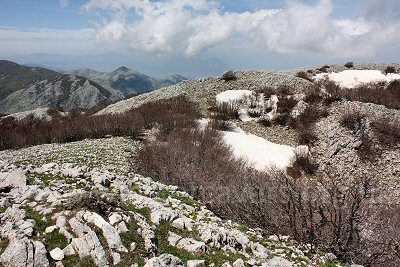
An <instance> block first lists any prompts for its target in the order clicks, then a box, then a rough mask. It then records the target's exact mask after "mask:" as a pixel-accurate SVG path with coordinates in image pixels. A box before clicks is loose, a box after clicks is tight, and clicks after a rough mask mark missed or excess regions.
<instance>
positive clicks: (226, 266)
mask: <svg viewBox="0 0 400 267" xmlns="http://www.w3.org/2000/svg"><path fill="white" fill-rule="evenodd" d="M221 267H232V265H231V264H230V263H229V262H225V263H224V264H222V265H221Z"/></svg>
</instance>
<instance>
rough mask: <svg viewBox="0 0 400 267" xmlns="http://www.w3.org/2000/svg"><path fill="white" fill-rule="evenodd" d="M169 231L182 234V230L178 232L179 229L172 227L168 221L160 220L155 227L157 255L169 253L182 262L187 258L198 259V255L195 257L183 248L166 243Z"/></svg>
mask: <svg viewBox="0 0 400 267" xmlns="http://www.w3.org/2000/svg"><path fill="white" fill-rule="evenodd" d="M170 231H171V232H175V233H177V234H182V232H180V231H178V229H175V228H174V227H172V226H171V224H170V223H168V222H162V223H160V225H159V226H158V227H157V230H156V232H155V234H156V236H157V239H158V255H161V254H163V253H169V254H172V255H174V256H176V257H178V258H180V259H181V260H182V261H184V262H187V261H188V260H195V259H198V257H196V256H195V255H193V254H191V253H189V252H187V251H185V250H182V249H178V248H176V247H174V246H171V245H170V244H169V243H168V237H169V232H170ZM186 232H187V231H186ZM187 233H188V232H187ZM184 237H185V236H184Z"/></svg>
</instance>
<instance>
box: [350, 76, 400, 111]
mask: <svg viewBox="0 0 400 267" xmlns="http://www.w3.org/2000/svg"><path fill="white" fill-rule="evenodd" d="M342 94H343V96H344V98H346V99H347V100H350V101H360V102H364V103H374V104H378V105H384V106H386V107H387V108H391V109H400V81H399V80H394V81H392V82H391V83H389V84H388V85H385V84H382V83H369V84H363V85H360V86H358V87H356V88H353V89H347V90H342Z"/></svg>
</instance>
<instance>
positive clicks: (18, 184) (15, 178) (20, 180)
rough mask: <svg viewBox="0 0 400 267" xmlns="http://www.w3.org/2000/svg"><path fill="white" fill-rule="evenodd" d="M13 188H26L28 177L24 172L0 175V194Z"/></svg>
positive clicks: (15, 171)
mask: <svg viewBox="0 0 400 267" xmlns="http://www.w3.org/2000/svg"><path fill="white" fill-rule="evenodd" d="M13 188H26V176H25V172H24V171H22V170H14V171H12V172H5V173H0V192H1V191H4V190H11V189H13Z"/></svg>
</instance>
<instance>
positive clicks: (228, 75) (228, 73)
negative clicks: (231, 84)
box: [221, 70, 237, 82]
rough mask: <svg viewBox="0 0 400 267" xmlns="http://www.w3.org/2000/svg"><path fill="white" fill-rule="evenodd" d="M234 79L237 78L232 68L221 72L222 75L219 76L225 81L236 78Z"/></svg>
mask: <svg viewBox="0 0 400 267" xmlns="http://www.w3.org/2000/svg"><path fill="white" fill-rule="evenodd" d="M236 79H237V77H236V74H235V72H234V71H232V70H229V71H226V72H224V73H223V74H222V76H221V80H223V81H226V82H228V81H233V80H236Z"/></svg>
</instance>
